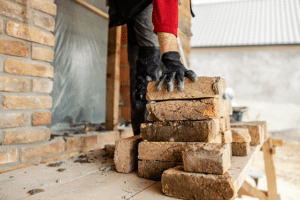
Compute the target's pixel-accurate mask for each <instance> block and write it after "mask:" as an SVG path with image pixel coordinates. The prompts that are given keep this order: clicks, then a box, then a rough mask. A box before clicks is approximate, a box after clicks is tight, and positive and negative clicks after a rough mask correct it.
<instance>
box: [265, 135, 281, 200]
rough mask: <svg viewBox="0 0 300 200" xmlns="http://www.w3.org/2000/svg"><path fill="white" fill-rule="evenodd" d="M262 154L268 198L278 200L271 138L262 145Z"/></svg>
mask: <svg viewBox="0 0 300 200" xmlns="http://www.w3.org/2000/svg"><path fill="white" fill-rule="evenodd" d="M263 153H264V161H265V171H266V176H267V184H268V197H269V198H270V199H272V200H278V194H277V184H276V174H275V165H274V157H273V154H274V153H275V149H274V147H273V145H272V139H271V138H269V139H268V140H267V141H266V142H265V143H264V144H263Z"/></svg>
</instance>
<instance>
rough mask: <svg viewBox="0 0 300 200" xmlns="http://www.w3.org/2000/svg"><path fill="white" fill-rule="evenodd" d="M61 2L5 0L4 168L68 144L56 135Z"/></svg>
mask: <svg viewBox="0 0 300 200" xmlns="http://www.w3.org/2000/svg"><path fill="white" fill-rule="evenodd" d="M55 15H56V5H55V4H54V3H53V1H48V0H30V1H29V0H0V169H1V168H5V167H7V166H12V165H21V164H24V163H27V162H28V161H30V162H31V161H32V160H36V159H40V158H42V157H45V156H49V155H51V154H55V153H59V152H61V151H63V150H64V148H65V147H64V140H62V139H55V140H52V141H49V140H50V134H51V133H50V130H49V129H48V128H46V127H45V125H47V124H51V112H50V111H49V109H50V108H51V106H52V98H51V96H50V93H51V91H52V87H53V82H52V81H51V80H50V78H53V75H54V74H53V67H52V66H51V62H52V61H53V57H54V51H53V50H52V47H53V46H54V41H55V38H54V34H53V31H54V27H55V20H54V16H55Z"/></svg>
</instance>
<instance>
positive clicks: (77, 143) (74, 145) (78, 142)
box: [64, 134, 97, 151]
mask: <svg viewBox="0 0 300 200" xmlns="http://www.w3.org/2000/svg"><path fill="white" fill-rule="evenodd" d="M64 139H65V141H66V151H70V150H80V149H83V148H86V147H91V146H94V145H95V144H97V135H86V134H80V135H76V136H73V137H64Z"/></svg>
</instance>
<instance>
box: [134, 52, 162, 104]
mask: <svg viewBox="0 0 300 200" xmlns="http://www.w3.org/2000/svg"><path fill="white" fill-rule="evenodd" d="M136 68H137V71H136V76H135V79H136V86H135V87H136V94H135V96H136V99H137V100H146V91H147V85H148V83H149V82H152V81H157V80H159V78H160V77H161V75H162V71H163V63H162V62H161V54H160V48H159V47H140V49H139V55H138V59H137V62H136Z"/></svg>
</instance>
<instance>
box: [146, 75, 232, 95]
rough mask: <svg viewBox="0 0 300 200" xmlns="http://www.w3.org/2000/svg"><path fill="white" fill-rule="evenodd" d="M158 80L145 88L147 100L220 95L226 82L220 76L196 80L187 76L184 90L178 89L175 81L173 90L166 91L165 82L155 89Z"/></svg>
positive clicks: (203, 77)
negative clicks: (159, 88)
mask: <svg viewBox="0 0 300 200" xmlns="http://www.w3.org/2000/svg"><path fill="white" fill-rule="evenodd" d="M157 84H158V82H150V83H149V84H148V88H147V94H146V98H147V100H148V101H157V100H174V99H199V98H207V97H219V98H220V97H221V95H222V94H223V93H224V92H225V89H226V82H225V80H224V79H222V78H220V77H205V76H202V77H198V79H197V81H196V82H193V81H191V80H190V79H189V78H185V79H184V90H183V91H179V90H178V87H177V81H175V84H174V91H173V92H168V90H167V84H166V83H164V85H163V86H162V89H161V90H160V91H158V90H157V89H156V86H157Z"/></svg>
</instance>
